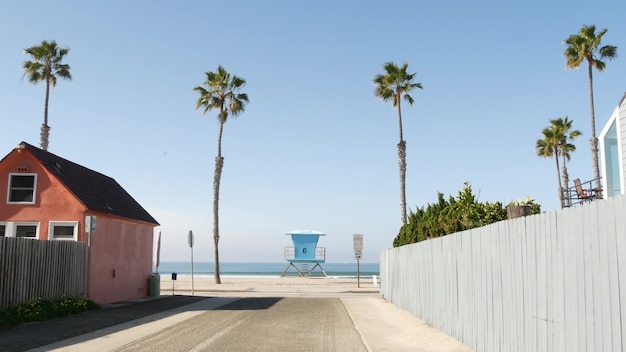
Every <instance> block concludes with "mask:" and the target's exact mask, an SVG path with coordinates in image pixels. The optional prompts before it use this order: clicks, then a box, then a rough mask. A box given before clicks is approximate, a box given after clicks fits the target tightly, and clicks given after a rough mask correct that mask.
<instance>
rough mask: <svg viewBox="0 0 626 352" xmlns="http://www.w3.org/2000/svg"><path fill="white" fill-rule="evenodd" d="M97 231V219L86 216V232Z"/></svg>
mask: <svg viewBox="0 0 626 352" xmlns="http://www.w3.org/2000/svg"><path fill="white" fill-rule="evenodd" d="M95 231H96V217H95V216H85V232H87V233H92V232H95Z"/></svg>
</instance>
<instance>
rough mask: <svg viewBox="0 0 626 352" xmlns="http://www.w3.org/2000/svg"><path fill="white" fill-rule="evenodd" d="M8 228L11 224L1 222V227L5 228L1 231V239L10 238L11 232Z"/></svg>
mask: <svg viewBox="0 0 626 352" xmlns="http://www.w3.org/2000/svg"><path fill="white" fill-rule="evenodd" d="M8 226H9V224H8V223H7V222H5V221H0V227H4V230H3V231H0V237H9V236H8V235H9V230H8Z"/></svg>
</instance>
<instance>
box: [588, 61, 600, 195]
mask: <svg viewBox="0 0 626 352" xmlns="http://www.w3.org/2000/svg"><path fill="white" fill-rule="evenodd" d="M592 72H593V70H592V65H591V61H589V102H590V107H591V140H590V141H589V142H590V144H591V161H592V162H593V177H594V179H595V181H596V187H597V188H600V187H601V186H600V166H599V164H598V137H596V113H595V108H594V104H593V73H592Z"/></svg>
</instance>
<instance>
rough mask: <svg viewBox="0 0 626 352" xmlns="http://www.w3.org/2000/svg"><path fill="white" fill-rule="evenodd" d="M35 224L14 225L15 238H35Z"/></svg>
mask: <svg viewBox="0 0 626 352" xmlns="http://www.w3.org/2000/svg"><path fill="white" fill-rule="evenodd" d="M37 227H38V226H37V224H15V237H18V238H37Z"/></svg>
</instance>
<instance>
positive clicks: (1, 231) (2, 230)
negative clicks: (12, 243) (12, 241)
mask: <svg viewBox="0 0 626 352" xmlns="http://www.w3.org/2000/svg"><path fill="white" fill-rule="evenodd" d="M6 229H7V225H6V224H0V237H5V236H6Z"/></svg>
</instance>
